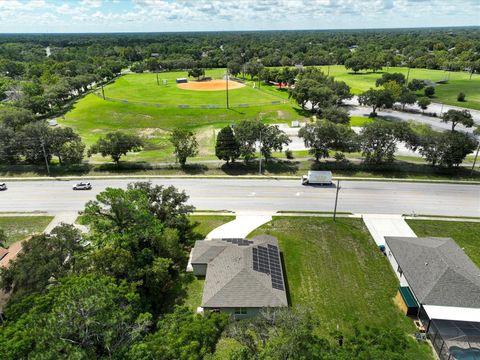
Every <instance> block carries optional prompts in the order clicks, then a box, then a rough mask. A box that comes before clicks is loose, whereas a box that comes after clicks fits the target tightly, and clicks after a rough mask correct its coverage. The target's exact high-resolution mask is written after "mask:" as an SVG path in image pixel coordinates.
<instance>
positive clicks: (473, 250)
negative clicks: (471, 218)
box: [406, 220, 480, 267]
mask: <svg viewBox="0 0 480 360" xmlns="http://www.w3.org/2000/svg"><path fill="white" fill-rule="evenodd" d="M406 221H407V223H408V225H409V226H410V227H411V228H412V230H413V232H414V233H415V234H417V236H420V237H422V236H434V237H450V238H452V239H453V240H455V242H456V243H457V244H458V246H460V247H461V248H464V249H465V253H466V254H467V255H468V256H469V257H470V259H472V261H473V262H474V263H475V264H477V266H478V267H480V223H478V222H461V221H441V220H406Z"/></svg>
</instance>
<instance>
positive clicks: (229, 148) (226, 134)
mask: <svg viewBox="0 0 480 360" xmlns="http://www.w3.org/2000/svg"><path fill="white" fill-rule="evenodd" d="M215 155H216V156H217V157H218V158H219V159H220V160H225V161H226V162H227V164H228V163H229V162H230V161H231V162H234V161H235V160H236V159H237V158H238V157H239V156H240V145H239V144H238V141H237V138H236V137H235V134H234V133H233V130H232V128H231V127H230V126H226V127H224V128H222V129H221V130H220V132H219V133H218V135H217V141H216V143H215Z"/></svg>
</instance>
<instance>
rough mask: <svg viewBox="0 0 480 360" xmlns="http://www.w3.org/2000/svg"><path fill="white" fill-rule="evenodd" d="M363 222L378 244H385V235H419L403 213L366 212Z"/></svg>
mask: <svg viewBox="0 0 480 360" xmlns="http://www.w3.org/2000/svg"><path fill="white" fill-rule="evenodd" d="M363 222H364V223H365V225H366V226H367V229H368V231H369V232H370V234H371V235H372V237H373V240H375V243H376V244H377V245H385V236H406V237H417V235H416V234H415V233H414V232H413V230H412V229H411V228H410V226H408V224H407V223H406V222H405V220H404V219H403V217H402V215H388V214H365V215H363Z"/></svg>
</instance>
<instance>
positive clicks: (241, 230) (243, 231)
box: [205, 214, 272, 240]
mask: <svg viewBox="0 0 480 360" xmlns="http://www.w3.org/2000/svg"><path fill="white" fill-rule="evenodd" d="M270 220H272V216H271V215H263V214H262V215H238V216H237V217H236V218H235V220H232V221H230V222H228V223H226V224H223V225H221V226H219V227H218V228H216V229H214V230H213V231H211V232H210V233H209V234H208V235H207V237H206V238H205V240H211V239H222V238H245V237H247V235H248V234H250V233H251V232H252V231H253V230H255V229H256V228H258V227H259V226H262V225H263V224H265V223H267V222H269V221H270Z"/></svg>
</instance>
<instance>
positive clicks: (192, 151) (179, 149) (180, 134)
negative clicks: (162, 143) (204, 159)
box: [170, 128, 198, 166]
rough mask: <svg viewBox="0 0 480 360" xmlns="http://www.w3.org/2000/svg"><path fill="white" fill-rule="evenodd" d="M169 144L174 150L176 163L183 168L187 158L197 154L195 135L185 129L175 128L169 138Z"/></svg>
mask: <svg viewBox="0 0 480 360" xmlns="http://www.w3.org/2000/svg"><path fill="white" fill-rule="evenodd" d="M170 142H171V143H172V145H173V147H174V148H175V150H174V154H175V157H176V158H177V160H178V162H179V163H180V164H181V165H182V166H183V165H185V163H186V162H187V158H189V157H193V156H196V155H197V154H198V143H197V139H196V137H195V134H194V133H193V132H192V131H190V130H186V129H181V128H177V129H175V130H173V132H172V135H171V136H170Z"/></svg>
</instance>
